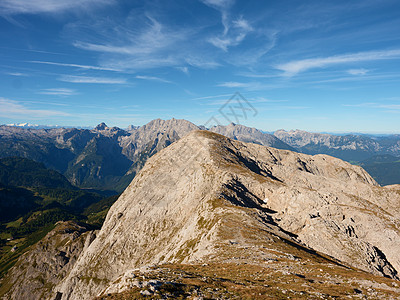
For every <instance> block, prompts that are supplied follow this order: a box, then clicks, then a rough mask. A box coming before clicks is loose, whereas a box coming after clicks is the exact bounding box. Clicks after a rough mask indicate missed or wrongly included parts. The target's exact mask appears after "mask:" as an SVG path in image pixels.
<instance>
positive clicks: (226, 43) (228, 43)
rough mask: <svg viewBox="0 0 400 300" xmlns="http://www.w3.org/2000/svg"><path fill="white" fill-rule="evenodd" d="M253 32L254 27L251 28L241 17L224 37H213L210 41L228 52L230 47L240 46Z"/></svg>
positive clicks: (233, 23)
mask: <svg viewBox="0 0 400 300" xmlns="http://www.w3.org/2000/svg"><path fill="white" fill-rule="evenodd" d="M225 29H226V28H225ZM228 30H229V31H228ZM251 31H253V27H251V25H250V24H249V23H248V21H246V20H245V19H243V17H241V18H239V19H238V20H235V21H233V22H232V26H231V27H229V28H228V29H227V30H226V32H225V31H224V34H223V35H222V36H217V37H212V38H210V39H209V42H210V43H211V44H212V45H214V46H215V47H217V48H220V49H222V50H223V51H225V52H227V51H228V48H229V47H234V46H237V45H239V44H240V43H241V42H242V41H243V40H244V39H245V38H246V36H247V34H248V33H249V32H251Z"/></svg>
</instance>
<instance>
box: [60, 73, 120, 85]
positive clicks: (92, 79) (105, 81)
mask: <svg viewBox="0 0 400 300" xmlns="http://www.w3.org/2000/svg"><path fill="white" fill-rule="evenodd" d="M58 80H60V81H64V82H72V83H102V84H125V83H127V80H126V79H125V78H107V77H89V76H73V75H63V76H61V77H60V78H58Z"/></svg>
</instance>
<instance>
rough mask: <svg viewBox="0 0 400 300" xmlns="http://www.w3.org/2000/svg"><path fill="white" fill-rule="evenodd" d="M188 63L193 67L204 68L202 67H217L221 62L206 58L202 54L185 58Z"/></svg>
mask: <svg viewBox="0 0 400 300" xmlns="http://www.w3.org/2000/svg"><path fill="white" fill-rule="evenodd" d="M185 61H186V63H188V64H189V65H191V66H193V67H197V68H202V69H215V68H217V67H219V66H221V64H219V63H217V62H215V61H214V60H212V59H205V58H203V57H201V56H190V57H187V58H186V59H185Z"/></svg>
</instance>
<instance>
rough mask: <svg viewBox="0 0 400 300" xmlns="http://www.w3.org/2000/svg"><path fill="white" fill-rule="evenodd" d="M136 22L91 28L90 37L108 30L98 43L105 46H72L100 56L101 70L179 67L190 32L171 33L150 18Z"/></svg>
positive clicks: (182, 29) (97, 44) (81, 42)
mask: <svg viewBox="0 0 400 300" xmlns="http://www.w3.org/2000/svg"><path fill="white" fill-rule="evenodd" d="M138 18H141V19H140V20H135V23H134V24H130V22H132V21H126V22H127V23H126V24H125V26H121V24H119V23H118V24H117V23H115V24H114V23H112V24H108V23H107V24H103V23H101V22H100V23H99V24H96V25H95V26H93V31H94V33H97V32H104V30H103V27H106V28H108V29H109V31H107V32H106V33H104V34H103V36H102V37H101V38H100V39H99V40H102V41H108V42H107V43H95V42H86V41H76V42H74V43H73V45H74V46H75V47H77V48H80V49H84V50H88V51H95V52H100V53H101V59H100V61H101V66H102V68H110V69H121V70H128V69H129V70H140V69H149V68H156V67H168V66H177V65H182V62H184V60H185V53H184V52H183V49H184V48H186V47H187V45H188V44H187V41H188V40H189V39H190V37H191V36H192V35H191V31H192V29H187V28H179V29H171V28H169V27H166V26H165V25H163V24H161V23H160V22H158V21H157V20H156V19H154V18H152V17H149V16H146V18H144V17H143V16H139V17H138ZM110 28H111V29H110ZM177 47H179V51H177Z"/></svg>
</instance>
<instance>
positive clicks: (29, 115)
mask: <svg viewBox="0 0 400 300" xmlns="http://www.w3.org/2000/svg"><path fill="white" fill-rule="evenodd" d="M0 116H1V117H3V118H18V117H24V118H26V119H38V118H44V117H52V116H69V114H67V113H65V112H61V111H56V110H42V109H31V108H28V107H26V106H24V105H22V104H21V103H20V102H18V101H14V100H10V99H6V98H0Z"/></svg>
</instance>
